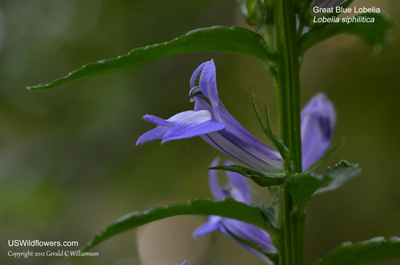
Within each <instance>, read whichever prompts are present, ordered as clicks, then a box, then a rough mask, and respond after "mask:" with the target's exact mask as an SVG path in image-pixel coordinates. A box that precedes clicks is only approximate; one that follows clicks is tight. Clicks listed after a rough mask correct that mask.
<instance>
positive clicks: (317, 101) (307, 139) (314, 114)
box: [301, 93, 336, 171]
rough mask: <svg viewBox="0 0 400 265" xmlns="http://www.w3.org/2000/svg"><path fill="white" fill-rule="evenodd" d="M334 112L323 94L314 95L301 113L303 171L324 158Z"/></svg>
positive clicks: (331, 129) (333, 122) (331, 131)
mask: <svg viewBox="0 0 400 265" xmlns="http://www.w3.org/2000/svg"><path fill="white" fill-rule="evenodd" d="M335 122H336V111H335V108H334V106H333V104H332V102H331V101H330V100H329V99H328V98H327V97H326V96H325V94H324V93H318V94H317V95H315V96H314V97H313V98H312V99H311V100H310V101H309V102H308V104H307V105H306V106H305V107H304V108H303V110H302V111H301V142H302V166H303V171H305V170H307V169H308V168H309V167H310V166H311V165H313V164H314V163H315V162H317V161H318V160H319V159H320V158H321V157H322V156H324V154H325V152H326V150H327V149H328V147H329V146H330V144H331V138H332V135H333V129H334V126H335Z"/></svg>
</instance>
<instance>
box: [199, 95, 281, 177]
mask: <svg viewBox="0 0 400 265" xmlns="http://www.w3.org/2000/svg"><path fill="white" fill-rule="evenodd" d="M195 110H196V111H199V110H208V111H213V110H212V109H211V107H210V105H208V104H207V103H206V102H205V101H204V100H203V99H201V98H199V97H195ZM216 112H218V114H219V119H215V113H216ZM212 115H213V120H215V121H217V122H220V123H223V124H225V125H226V128H225V129H224V130H221V131H218V132H214V133H210V134H206V135H202V136H201V138H202V139H203V140H204V141H206V142H207V143H208V144H210V145H211V146H212V147H214V148H215V149H217V150H219V151H221V152H223V153H225V154H227V155H229V156H231V157H232V158H234V159H236V160H238V161H240V162H242V163H243V164H245V165H248V166H249V167H252V168H255V169H259V170H264V171H269V172H276V171H280V170H282V168H283V161H282V159H281V156H280V154H279V152H277V151H275V150H273V149H271V148H269V147H268V146H266V145H264V144H263V143H261V142H260V141H259V140H257V139H256V138H255V137H254V136H252V135H251V134H250V133H249V132H248V131H247V130H246V129H245V128H244V127H243V126H242V125H241V124H240V123H239V122H238V121H236V120H235V119H234V118H233V117H232V115H230V113H229V112H228V111H227V110H226V108H225V107H224V105H223V104H222V102H221V101H220V103H219V104H218V108H217V111H215V110H214V111H213V112H212Z"/></svg>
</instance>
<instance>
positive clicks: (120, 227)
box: [84, 198, 280, 251]
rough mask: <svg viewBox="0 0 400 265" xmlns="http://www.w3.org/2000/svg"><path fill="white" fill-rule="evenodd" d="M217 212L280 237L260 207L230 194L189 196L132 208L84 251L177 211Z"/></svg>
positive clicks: (184, 212)
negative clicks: (185, 200) (217, 197)
mask: <svg viewBox="0 0 400 265" xmlns="http://www.w3.org/2000/svg"><path fill="white" fill-rule="evenodd" d="M188 214H196V215H217V216H222V217H227V218H232V219H236V220H239V221H243V222H246V223H249V224H251V225H254V226H257V227H259V228H261V229H263V230H265V231H266V232H268V234H269V235H270V236H271V238H272V239H273V240H278V239H279V236H280V232H279V230H277V229H275V228H273V227H270V226H268V225H267V222H266V221H265V220H264V214H263V212H262V211H261V210H260V209H258V208H257V207H252V206H249V205H247V204H244V203H241V202H238V201H235V200H234V199H231V198H227V199H225V200H224V201H219V202H215V201H211V200H204V199H195V200H190V201H189V203H188V204H173V205H169V206H165V207H153V208H150V209H148V210H146V211H142V212H132V213H130V214H127V215H125V216H123V217H121V218H119V219H117V220H116V221H115V222H113V223H112V224H110V225H109V226H107V227H106V228H105V229H104V230H103V231H101V232H100V233H98V234H97V235H96V236H95V237H94V239H93V241H92V242H89V243H88V245H87V246H86V247H85V249H84V251H88V250H89V249H91V248H93V247H94V246H96V245H98V244H99V243H101V242H103V241H104V240H106V239H108V238H110V237H113V236H115V235H117V234H120V233H123V232H125V231H128V230H131V229H134V228H136V227H138V226H142V225H145V224H148V223H151V222H154V221H157V220H161V219H164V218H168V217H172V216H177V215H188Z"/></svg>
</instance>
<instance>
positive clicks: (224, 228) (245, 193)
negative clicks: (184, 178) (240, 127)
mask: <svg viewBox="0 0 400 265" xmlns="http://www.w3.org/2000/svg"><path fill="white" fill-rule="evenodd" d="M218 162H219V159H218V158H217V159H215V160H214V161H213V162H212V164H211V167H214V166H217V165H218ZM231 164H232V163H229V162H227V163H225V165H231ZM226 174H227V177H228V179H229V183H228V184H226V185H225V186H223V187H221V186H220V185H219V182H218V176H217V171H216V170H210V171H209V184H210V189H211V193H212V195H213V196H214V198H215V199H216V200H217V201H222V200H224V199H225V198H227V197H230V198H233V199H235V200H236V201H239V202H243V203H246V204H251V203H252V200H251V195H250V191H249V186H248V183H247V180H246V179H245V178H244V177H243V176H242V175H240V174H238V173H234V172H229V171H226ZM215 230H218V231H219V232H221V233H222V234H224V235H226V236H228V237H230V238H233V239H234V240H235V241H237V242H238V243H239V244H241V245H242V246H243V247H244V248H246V249H247V250H248V251H250V252H251V253H252V254H254V255H255V256H256V257H258V258H259V259H261V260H262V261H264V262H265V263H267V264H273V263H272V262H271V260H270V259H269V258H268V257H267V256H266V255H265V253H270V254H275V253H276V248H275V247H274V245H273V244H272V241H271V238H270V236H269V234H268V233H267V232H265V231H264V230H262V229H260V228H258V227H256V226H253V225H251V224H248V223H245V222H242V221H237V220H234V219H230V218H224V217H220V216H209V217H208V221H207V222H206V223H205V224H203V225H201V226H200V227H198V228H197V229H196V230H195V231H194V233H193V237H195V238H197V237H199V236H203V235H205V234H207V233H210V232H213V231H215ZM232 234H233V235H235V236H236V237H239V238H241V239H242V240H244V241H247V242H250V243H253V244H256V245H257V246H258V249H255V248H253V247H250V246H249V245H246V244H245V243H243V242H241V241H239V240H237V238H235V237H234V236H232ZM261 250H262V251H261Z"/></svg>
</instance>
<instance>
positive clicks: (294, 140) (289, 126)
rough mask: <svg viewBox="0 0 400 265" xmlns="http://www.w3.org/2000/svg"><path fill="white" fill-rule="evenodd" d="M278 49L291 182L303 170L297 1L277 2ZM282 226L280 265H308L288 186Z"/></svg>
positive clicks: (280, 98)
mask: <svg viewBox="0 0 400 265" xmlns="http://www.w3.org/2000/svg"><path fill="white" fill-rule="evenodd" d="M274 18H275V34H276V36H275V40H276V43H275V47H276V51H277V53H278V55H279V64H278V71H277V75H276V85H277V90H278V102H279V115H280V116H279V120H280V128H281V138H282V140H283V142H284V144H285V145H286V146H287V147H288V148H289V149H290V150H291V152H292V153H293V165H286V168H287V170H288V171H289V176H288V181H289V180H290V179H291V178H293V177H294V175H295V173H300V172H302V168H301V163H302V160H301V135H300V77H299V56H298V41H297V40H298V38H297V31H296V14H295V0H274ZM280 190H281V192H280V205H279V211H278V214H279V218H278V221H279V222H278V223H279V226H280V229H281V231H282V243H281V245H280V246H279V258H280V262H279V264H280V265H303V264H304V217H305V215H304V211H303V210H299V209H295V208H294V207H293V204H292V199H291V196H290V194H289V193H288V192H287V191H286V184H283V185H281V187H280Z"/></svg>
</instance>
